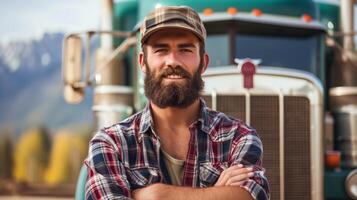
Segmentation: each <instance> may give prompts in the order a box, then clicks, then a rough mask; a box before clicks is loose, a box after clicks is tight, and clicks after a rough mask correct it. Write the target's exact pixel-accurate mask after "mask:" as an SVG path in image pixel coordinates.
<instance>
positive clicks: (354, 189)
mask: <svg viewBox="0 0 357 200" xmlns="http://www.w3.org/2000/svg"><path fill="white" fill-rule="evenodd" d="M345 187H346V192H347V194H348V196H349V197H351V198H352V199H357V169H355V170H353V171H351V172H350V173H349V174H348V176H347V178H346V185H345Z"/></svg>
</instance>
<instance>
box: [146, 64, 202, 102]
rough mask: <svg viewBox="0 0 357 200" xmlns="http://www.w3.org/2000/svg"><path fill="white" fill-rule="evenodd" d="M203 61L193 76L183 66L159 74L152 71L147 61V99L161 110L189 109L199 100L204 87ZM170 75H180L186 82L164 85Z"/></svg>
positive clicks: (169, 68)
mask: <svg viewBox="0 0 357 200" xmlns="http://www.w3.org/2000/svg"><path fill="white" fill-rule="evenodd" d="M202 60H203V59H201V62H200V65H199V67H198V69H197V71H196V72H195V73H194V74H193V76H191V74H190V73H189V72H187V71H186V70H184V69H183V68H182V67H181V66H176V67H175V68H172V67H168V68H165V69H162V70H161V71H159V72H155V71H150V67H149V65H148V63H147V61H146V59H145V61H144V62H145V64H146V76H145V86H144V89H145V95H146V97H147V98H149V99H150V100H151V101H152V102H153V103H154V104H155V105H157V106H158V107H160V108H166V107H177V108H187V107H188V106H189V105H191V104H192V103H193V102H194V101H195V100H197V99H198V98H199V96H200V93H201V91H202V89H203V87H204V82H203V80H202V77H201V70H202V68H203V61H202ZM169 75H179V76H181V77H182V78H183V79H184V80H183V82H181V81H180V83H175V82H169V83H163V80H164V78H165V77H167V76H169Z"/></svg>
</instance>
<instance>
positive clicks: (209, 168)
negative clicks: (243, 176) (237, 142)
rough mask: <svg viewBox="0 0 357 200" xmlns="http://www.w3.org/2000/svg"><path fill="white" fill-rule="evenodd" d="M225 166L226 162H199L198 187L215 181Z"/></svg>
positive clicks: (209, 184) (206, 185) (208, 185)
mask: <svg viewBox="0 0 357 200" xmlns="http://www.w3.org/2000/svg"><path fill="white" fill-rule="evenodd" d="M226 166H227V163H217V164H212V163H200V172H199V177H200V181H199V182H200V187H211V186H213V185H214V184H215V183H216V182H217V180H218V178H219V176H220V175H221V172H222V171H223V170H224V169H226V168H227V167H226Z"/></svg>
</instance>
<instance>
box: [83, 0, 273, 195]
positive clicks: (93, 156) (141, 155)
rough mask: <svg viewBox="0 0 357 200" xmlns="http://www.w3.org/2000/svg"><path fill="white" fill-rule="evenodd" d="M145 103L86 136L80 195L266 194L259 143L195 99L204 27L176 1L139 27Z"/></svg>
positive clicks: (205, 63)
mask: <svg viewBox="0 0 357 200" xmlns="http://www.w3.org/2000/svg"><path fill="white" fill-rule="evenodd" d="M140 33H141V45H142V52H140V54H139V64H140V67H141V70H142V71H143V72H144V73H145V95H146V97H147V98H148V104H147V106H146V107H145V108H144V109H143V110H142V111H141V112H139V113H137V114H135V115H133V116H131V117H130V118H128V119H126V120H124V121H123V122H120V123H118V124H115V125H113V126H111V127H108V128H104V129H102V130H101V131H100V132H99V133H97V134H96V135H95V136H94V137H93V139H92V140H91V143H90V149H89V155H88V158H87V159H86V161H85V163H86V165H87V168H88V175H89V177H88V179H87V183H86V198H87V199H132V198H134V199H139V200H140V199H146V200H150V199H185V200H189V199H269V189H268V181H267V178H266V177H265V175H264V168H263V167H262V165H261V159H262V154H263V149H262V143H261V141H260V139H259V137H258V135H257V133H256V132H255V130H254V129H252V128H250V127H248V126H246V125H245V124H243V123H242V122H241V121H240V120H238V119H234V118H231V117H228V116H226V115H225V114H223V113H220V112H217V111H213V110H211V109H209V108H208V107H207V106H206V105H205V102H204V101H203V100H202V99H201V98H200V93H201V91H202V89H203V87H204V82H203V80H202V78H201V74H202V73H204V72H205V70H206V69H207V66H208V62H209V57H208V55H207V53H206V52H205V40H206V30H205V28H204V26H203V23H202V21H201V19H200V17H199V15H198V14H197V13H196V12H195V11H194V10H193V9H191V8H189V7H184V6H169V7H161V8H158V9H156V10H154V11H153V12H151V13H149V15H148V16H146V17H145V19H144V21H143V23H142V26H141V28H140Z"/></svg>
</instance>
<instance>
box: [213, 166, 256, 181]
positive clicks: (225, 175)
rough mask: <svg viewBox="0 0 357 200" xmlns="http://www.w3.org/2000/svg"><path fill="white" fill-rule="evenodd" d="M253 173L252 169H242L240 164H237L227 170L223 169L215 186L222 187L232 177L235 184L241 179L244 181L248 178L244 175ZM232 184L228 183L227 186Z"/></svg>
mask: <svg viewBox="0 0 357 200" xmlns="http://www.w3.org/2000/svg"><path fill="white" fill-rule="evenodd" d="M252 171H253V168H252V167H248V168H245V167H243V165H242V164H238V165H234V166H231V167H229V168H227V169H225V170H224V171H223V172H222V173H221V175H220V177H219V179H218V181H217V182H216V184H215V186H222V185H227V181H228V180H230V179H231V178H232V177H235V178H234V179H233V180H234V182H236V181H237V180H238V181H239V180H241V179H244V178H245V177H249V176H247V175H244V174H248V173H250V172H252ZM230 183H232V182H229V184H230Z"/></svg>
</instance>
